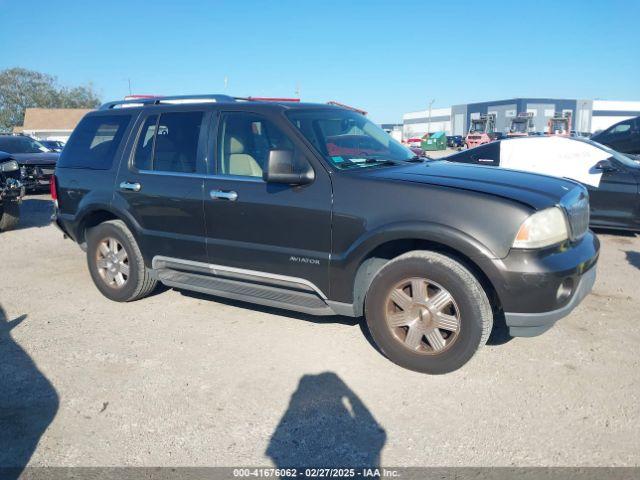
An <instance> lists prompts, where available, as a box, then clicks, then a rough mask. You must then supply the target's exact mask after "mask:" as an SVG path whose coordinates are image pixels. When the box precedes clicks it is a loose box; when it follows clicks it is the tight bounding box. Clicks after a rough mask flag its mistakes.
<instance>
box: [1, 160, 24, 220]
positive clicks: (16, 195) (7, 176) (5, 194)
mask: <svg viewBox="0 0 640 480" xmlns="http://www.w3.org/2000/svg"><path fill="white" fill-rule="evenodd" d="M23 195H24V187H23V186H22V182H21V181H20V166H19V165H18V162H16V160H15V159H14V158H13V157H12V156H11V155H10V154H9V153H6V152H0V232H5V231H7V230H11V229H13V228H15V226H16V225H17V224H18V220H19V217H20V200H21V198H22V197H23Z"/></svg>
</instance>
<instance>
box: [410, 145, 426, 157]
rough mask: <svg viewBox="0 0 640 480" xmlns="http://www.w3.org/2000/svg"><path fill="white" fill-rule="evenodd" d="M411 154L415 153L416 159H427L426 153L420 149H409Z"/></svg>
mask: <svg viewBox="0 0 640 480" xmlns="http://www.w3.org/2000/svg"><path fill="white" fill-rule="evenodd" d="M409 150H411V151H412V152H413V153H415V154H416V155H417V156H418V157H425V158H426V157H427V153H426V152H425V151H424V150H423V149H422V148H420V147H409Z"/></svg>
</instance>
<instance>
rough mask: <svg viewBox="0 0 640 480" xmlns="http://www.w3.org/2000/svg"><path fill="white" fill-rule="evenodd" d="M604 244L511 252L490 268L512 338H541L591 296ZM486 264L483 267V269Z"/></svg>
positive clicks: (592, 241)
mask: <svg viewBox="0 0 640 480" xmlns="http://www.w3.org/2000/svg"><path fill="white" fill-rule="evenodd" d="M599 253H600V242H599V241H598V238H597V237H596V236H595V234H594V233H593V232H591V231H589V232H587V234H586V235H585V236H584V237H582V238H581V239H580V240H579V241H577V242H573V243H569V242H565V243H564V244H561V245H557V246H555V247H551V248H548V249H542V250H515V249H513V250H511V251H510V252H509V254H508V255H507V256H506V257H505V258H502V259H493V260H491V261H489V262H486V263H485V265H484V266H485V267H486V268H483V271H484V272H485V273H486V274H487V276H488V277H489V280H490V281H491V283H492V285H493V286H494V288H495V290H496V295H497V297H498V300H499V303H500V306H501V308H502V311H503V312H504V314H505V321H506V324H507V326H508V327H509V333H510V334H511V335H512V336H534V335H539V334H541V333H542V332H544V331H545V330H547V329H549V328H551V326H553V324H554V323H555V322H556V321H557V320H559V319H560V318H562V317H565V316H566V315H568V314H569V313H570V312H571V311H572V310H573V309H574V308H575V307H576V306H577V305H578V304H579V303H580V302H581V301H582V300H583V298H584V297H585V296H586V295H587V294H588V293H589V292H590V291H591V288H592V287H593V282H594V281H595V276H596V264H597V261H598V256H599ZM482 266H483V265H481V267H482Z"/></svg>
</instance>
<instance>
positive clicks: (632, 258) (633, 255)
mask: <svg viewBox="0 0 640 480" xmlns="http://www.w3.org/2000/svg"><path fill="white" fill-rule="evenodd" d="M624 254H625V256H626V257H627V262H629V265H632V266H634V267H636V268H637V269H640V252H634V251H631V250H627V251H626V252H624Z"/></svg>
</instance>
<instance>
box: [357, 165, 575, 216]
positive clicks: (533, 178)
mask: <svg viewBox="0 0 640 480" xmlns="http://www.w3.org/2000/svg"><path fill="white" fill-rule="evenodd" d="M367 173H368V174H370V175H371V176H373V177H377V178H386V179H389V180H403V181H407V182H415V183H424V184H428V185H438V186H443V187H451V188H457V189H463V190H470V191H474V192H479V193H486V194H488V195H495V196H499V197H503V198H507V199H509V200H513V201H515V202H519V203H522V204H525V205H527V206H529V207H532V208H534V209H536V210H542V209H544V208H548V207H551V206H553V205H556V204H558V203H559V202H560V200H561V199H562V197H564V196H565V195H566V194H567V193H568V192H569V191H570V190H572V189H574V188H576V187H578V186H579V185H580V184H578V183H576V182H574V181H572V180H566V179H562V178H556V177H549V176H547V175H538V174H535V173H527V172H519V171H516V170H508V169H503V168H495V167H485V166H480V165H469V164H463V163H453V162H447V161H442V160H439V161H433V162H427V163H419V164H412V165H407V166H401V167H396V168H393V167H392V168H384V169H383V168H380V169H375V170H370V171H369V172H367Z"/></svg>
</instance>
